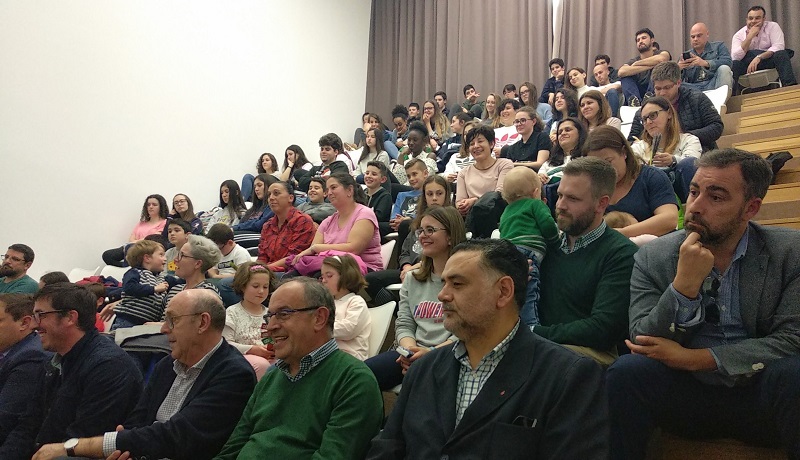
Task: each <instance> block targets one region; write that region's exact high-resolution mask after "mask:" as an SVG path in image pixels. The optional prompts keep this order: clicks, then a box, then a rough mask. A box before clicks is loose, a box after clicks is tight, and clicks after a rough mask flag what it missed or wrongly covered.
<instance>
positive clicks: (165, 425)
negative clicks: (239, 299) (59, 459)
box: [34, 289, 256, 460]
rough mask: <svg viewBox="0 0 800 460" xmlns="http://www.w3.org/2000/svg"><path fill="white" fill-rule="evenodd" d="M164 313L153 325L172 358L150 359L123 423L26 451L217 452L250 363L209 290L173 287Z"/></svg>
mask: <svg viewBox="0 0 800 460" xmlns="http://www.w3.org/2000/svg"><path fill="white" fill-rule="evenodd" d="M166 318H167V319H166V321H164V324H163V325H162V326H161V332H162V333H163V334H166V336H167V338H168V339H169V344H170V348H171V349H172V359H162V360H161V361H160V362H159V363H158V365H157V366H156V368H155V370H154V371H153V376H152V377H151V378H150V381H149V382H148V384H147V388H146V389H145V392H144V394H143V395H142V397H141V399H140V400H139V404H138V405H137V406H136V409H135V410H134V411H133V413H131V415H130V416H129V417H128V419H127V420H126V421H125V423H124V428H123V427H122V426H120V427H117V430H116V431H109V432H106V433H105V434H104V435H103V436H96V437H93V438H82V439H70V440H69V441H67V442H66V443H64V444H63V445H62V444H53V445H48V446H43V447H42V449H41V450H40V451H39V453H38V454H37V455H36V456H35V457H34V459H36V460H39V459H49V458H53V457H54V456H58V455H65V454H67V455H69V456H71V457H72V456H80V457H90V458H98V457H104V458H105V457H108V456H111V455H114V456H117V455H120V454H121V453H123V452H124V453H125V454H127V455H130V456H132V457H136V458H192V459H198V460H200V459H210V458H211V457H213V456H214V455H216V454H217V452H219V450H220V449H221V448H222V445H223V444H225V441H226V440H227V439H228V436H230V434H231V431H233V427H234V426H235V424H236V422H237V421H238V420H239V417H240V416H241V415H242V411H243V410H244V406H245V404H247V400H248V399H249V398H250V395H251V393H252V392H253V388H254V387H255V384H256V378H255V375H254V374H253V369H252V367H251V366H250V365H249V364H248V363H247V360H245V359H244V357H243V356H242V354H241V353H239V352H238V351H237V350H236V349H235V348H234V347H232V346H231V345H230V344H228V343H227V342H226V341H225V339H223V338H222V329H223V328H224V327H225V308H224V307H223V306H222V301H221V300H220V298H219V296H217V295H216V294H214V293H213V292H211V291H209V290H207V289H192V290H188V291H183V292H181V293H180V294H178V295H176V296H175V298H173V299H172V301H171V302H170V303H169V306H168V307H167V311H166ZM65 447H66V449H65ZM65 450H66V452H65Z"/></svg>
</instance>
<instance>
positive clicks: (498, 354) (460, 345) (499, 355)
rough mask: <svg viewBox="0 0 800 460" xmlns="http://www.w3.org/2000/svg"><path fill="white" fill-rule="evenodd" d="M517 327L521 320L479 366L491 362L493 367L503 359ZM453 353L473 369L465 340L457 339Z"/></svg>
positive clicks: (459, 360) (463, 363) (464, 364)
mask: <svg viewBox="0 0 800 460" xmlns="http://www.w3.org/2000/svg"><path fill="white" fill-rule="evenodd" d="M517 329H519V320H517V324H515V325H514V328H513V329H511V332H509V333H508V335H507V336H506V338H504V339H503V340H502V341H500V343H498V344H497V346H495V347H494V348H493V349H492V351H490V352H489V353H488V354H487V355H486V356H484V357H483V359H481V362H480V363H478V368H481V367H482V366H484V365H485V364H491V365H492V367H496V366H497V365H498V364H499V363H500V360H502V359H503V356H505V354H506V350H508V346H509V344H510V343H511V339H513V338H514V336H515V335H517ZM453 355H455V357H456V359H457V360H458V362H460V363H461V365H463V366H466V367H468V368H469V369H472V364H470V362H469V355H467V347H466V345H464V342H462V341H460V340H457V341H456V344H455V346H453Z"/></svg>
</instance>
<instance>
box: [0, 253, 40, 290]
mask: <svg viewBox="0 0 800 460" xmlns="http://www.w3.org/2000/svg"><path fill="white" fill-rule="evenodd" d="M33 255H34V254H33V249H31V248H30V247H28V246H26V245H24V244H12V245H11V246H9V247H8V250H7V251H6V253H5V255H3V265H2V267H0V294H6V293H7V294H12V293H18V294H35V293H36V291H38V290H39V283H37V282H36V280H34V279H33V278H31V277H30V276H28V269H29V268H31V265H32V264H33Z"/></svg>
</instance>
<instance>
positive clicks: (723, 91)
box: [703, 85, 728, 115]
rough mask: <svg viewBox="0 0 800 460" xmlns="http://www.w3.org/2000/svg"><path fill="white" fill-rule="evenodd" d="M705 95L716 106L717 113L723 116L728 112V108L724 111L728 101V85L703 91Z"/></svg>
mask: <svg viewBox="0 0 800 460" xmlns="http://www.w3.org/2000/svg"><path fill="white" fill-rule="evenodd" d="M703 94H705V95H706V96H708V98H709V99H711V103H712V104H714V108H715V109H717V113H719V114H720V115H723V114H725V112H727V107H726V108H725V109H724V110H723V107H725V102H726V101H727V100H728V85H722V86H720V87H719V88H717V89H710V90H708V91H703Z"/></svg>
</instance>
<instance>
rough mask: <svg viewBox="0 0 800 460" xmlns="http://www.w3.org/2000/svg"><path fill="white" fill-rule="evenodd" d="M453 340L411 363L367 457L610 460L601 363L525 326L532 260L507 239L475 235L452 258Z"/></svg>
mask: <svg viewBox="0 0 800 460" xmlns="http://www.w3.org/2000/svg"><path fill="white" fill-rule="evenodd" d="M442 278H443V279H444V282H445V284H444V287H443V288H442V290H441V292H440V293H439V300H441V301H442V302H443V303H444V327H445V328H447V330H448V331H450V332H451V333H453V334H454V335H457V336H458V337H459V341H457V342H456V344H455V346H452V347H440V348H438V349H436V350H434V351H431V352H430V353H428V354H427V355H426V356H424V357H423V358H421V359H420V360H419V361H417V364H416V365H414V366H412V367H411V368H410V369H409V371H408V374H407V375H406V378H405V380H404V381H403V389H402V391H401V393H400V397H399V398H398V400H397V404H396V405H395V406H394V410H393V411H392V413H391V415H390V416H389V420H388V421H387V423H386V428H385V429H384V430H383V431H382V432H381V433H380V434H379V435H378V436H377V437H376V438H375V439H374V440H373V441H372V449H371V450H370V452H369V454H368V455H367V458H370V459H402V458H411V459H430V458H487V459H488V458H502V459H504V460H510V459H517V458H519V459H522V458H525V459H528V458H537V459H578V458H580V459H605V458H607V457H608V438H607V436H608V420H607V416H606V411H607V408H606V400H605V398H603V394H602V391H603V390H602V388H603V377H602V370H601V368H600V366H598V365H597V363H595V362H593V361H592V360H591V359H588V358H586V357H582V356H580V355H578V354H576V353H572V352H570V351H569V350H567V349H565V348H563V347H560V346H558V345H556V344H554V343H552V342H550V341H548V340H543V339H542V338H540V337H537V336H536V335H534V334H531V332H530V330H529V329H528V328H527V327H525V325H524V324H523V325H520V317H519V310H520V307H521V306H522V304H523V303H524V302H525V290H526V288H525V287H526V285H527V283H528V263H527V260H526V258H525V256H523V255H522V253H520V252H519V251H518V250H517V249H516V247H515V246H514V245H513V244H511V243H510V242H508V241H506V240H502V239H494V240H471V241H466V242H464V243H461V244H459V245H458V246H456V247H455V249H454V250H453V255H452V256H451V257H450V259H449V260H448V261H447V264H446V265H445V268H444V272H443V274H442Z"/></svg>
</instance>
